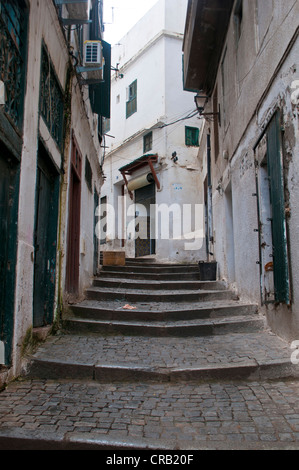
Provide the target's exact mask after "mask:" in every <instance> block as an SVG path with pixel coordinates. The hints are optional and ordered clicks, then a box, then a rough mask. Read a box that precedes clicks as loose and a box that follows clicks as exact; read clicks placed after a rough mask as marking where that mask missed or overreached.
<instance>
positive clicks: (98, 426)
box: [0, 380, 299, 450]
mask: <svg viewBox="0 0 299 470" xmlns="http://www.w3.org/2000/svg"><path fill="white" fill-rule="evenodd" d="M28 432H29V433H30V436H31V438H32V439H33V438H35V439H36V440H37V441H39V442H40V444H39V445H41V446H42V447H43V446H47V442H50V441H51V440H53V441H52V446H54V447H55V448H59V447H60V446H61V447H63V446H65V447H67V446H71V444H72V443H73V444H74V443H77V444H79V443H80V442H81V443H82V442H84V443H85V446H87V447H88V443H89V445H90V444H92V445H91V447H95V448H100V449H105V448H109V446H113V448H116V449H117V448H130V447H133V448H140V449H143V448H149V449H151V448H153V449H155V448H159V449H184V450H189V449H193V450H194V449H257V450H258V449H298V447H299V382H298V381H272V382H267V381H262V382H255V381H253V382H250V383H248V382H243V381H238V382H228V381H224V382H221V383H210V384H196V383H189V384H169V383H167V384H155V383H152V384H148V383H147V384H146V383H137V384H123V383H122V384H117V383H115V384H96V383H91V382H88V383H85V382H82V381H72V382H69V381H50V380H45V381H41V380H24V381H22V380H21V381H17V382H15V383H13V384H11V385H10V386H9V387H8V388H7V390H5V391H4V392H2V393H1V394H0V436H5V438H4V437H3V438H2V439H1V437H0V448H5V447H6V446H7V443H8V442H9V440H7V438H8V437H9V436H10V435H11V436H14V437H16V436H17V437H18V438H19V439H21V438H24V437H26V436H28ZM20 442H21V441H20Z"/></svg>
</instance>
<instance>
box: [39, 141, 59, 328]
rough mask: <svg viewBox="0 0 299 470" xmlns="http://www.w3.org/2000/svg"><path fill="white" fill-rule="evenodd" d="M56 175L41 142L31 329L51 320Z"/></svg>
mask: <svg viewBox="0 0 299 470" xmlns="http://www.w3.org/2000/svg"><path fill="white" fill-rule="evenodd" d="M58 204H59V174H58V172H57V171H56V169H55V167H54V165H53V163H52V162H51V160H50V157H49V155H48V154H47V152H46V150H45V148H44V146H43V145H42V143H40V144H39V149H38V164H37V182H36V211H35V230H34V252H35V256H34V294H33V327H34V328H37V327H42V326H46V325H51V324H52V323H53V317H54V299H55V281H56V256H57V227H58Z"/></svg>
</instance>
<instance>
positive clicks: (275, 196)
mask: <svg viewBox="0 0 299 470" xmlns="http://www.w3.org/2000/svg"><path fill="white" fill-rule="evenodd" d="M255 150H256V176H257V196H258V215H259V244H260V262H259V263H260V273H261V294H262V301H263V303H265V304H266V303H271V302H283V303H286V304H289V303H290V301H291V295H290V278H289V262H288V242H287V224H286V216H285V209H286V207H285V196H284V175H283V157H282V145H281V129H280V114H279V112H277V113H276V114H275V115H274V117H273V118H272V120H271V121H270V124H269V125H268V127H267V128H266V130H265V132H264V134H263V136H261V138H260V139H259V142H258V144H257V145H256V147H255Z"/></svg>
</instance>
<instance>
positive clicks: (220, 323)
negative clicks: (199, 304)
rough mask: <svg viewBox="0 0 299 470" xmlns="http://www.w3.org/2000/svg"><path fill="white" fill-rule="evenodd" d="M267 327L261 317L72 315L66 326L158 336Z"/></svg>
mask: <svg viewBox="0 0 299 470" xmlns="http://www.w3.org/2000/svg"><path fill="white" fill-rule="evenodd" d="M263 328H264V321H263V319H262V318H261V317H258V316H257V315H255V316H249V315H246V316H238V317H237V316H235V317H232V318H216V319H213V320H211V319H203V320H189V321H181V320H180V321H150V322H148V321H136V320H135V321H133V320H130V321H124V320H123V321H120V320H114V321H113V322H111V321H109V320H108V321H105V320H91V319H86V318H84V317H81V318H80V317H70V318H68V319H67V320H65V321H64V329H65V331H67V332H68V333H74V334H100V335H128V336H129V335H131V336H147V337H151V336H153V337H154V336H158V337H168V336H170V337H192V336H207V335H209V336H212V335H221V334H222V335H223V334H227V333H241V332H246V333H248V332H256V331H261V330H262V329H263Z"/></svg>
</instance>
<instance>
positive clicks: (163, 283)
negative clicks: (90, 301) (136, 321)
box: [93, 276, 226, 290]
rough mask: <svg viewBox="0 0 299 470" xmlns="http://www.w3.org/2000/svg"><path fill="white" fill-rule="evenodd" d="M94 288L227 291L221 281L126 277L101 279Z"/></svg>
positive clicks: (95, 283)
mask: <svg viewBox="0 0 299 470" xmlns="http://www.w3.org/2000/svg"><path fill="white" fill-rule="evenodd" d="M93 285H94V287H116V288H122V289H127V288H129V289H132V288H134V289H148V290H175V289H180V290H182V289H186V290H191V289H194V290H197V289H203V290H214V289H215V290H225V289H226V285H225V283H224V282H220V281H197V280H194V281H185V280H160V281H159V280H152V279H148V280H143V279H127V278H126V276H124V277H118V278H116V277H115V278H113V279H111V278H109V277H106V276H105V277H104V276H102V277H99V278H95V279H94V282H93Z"/></svg>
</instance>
